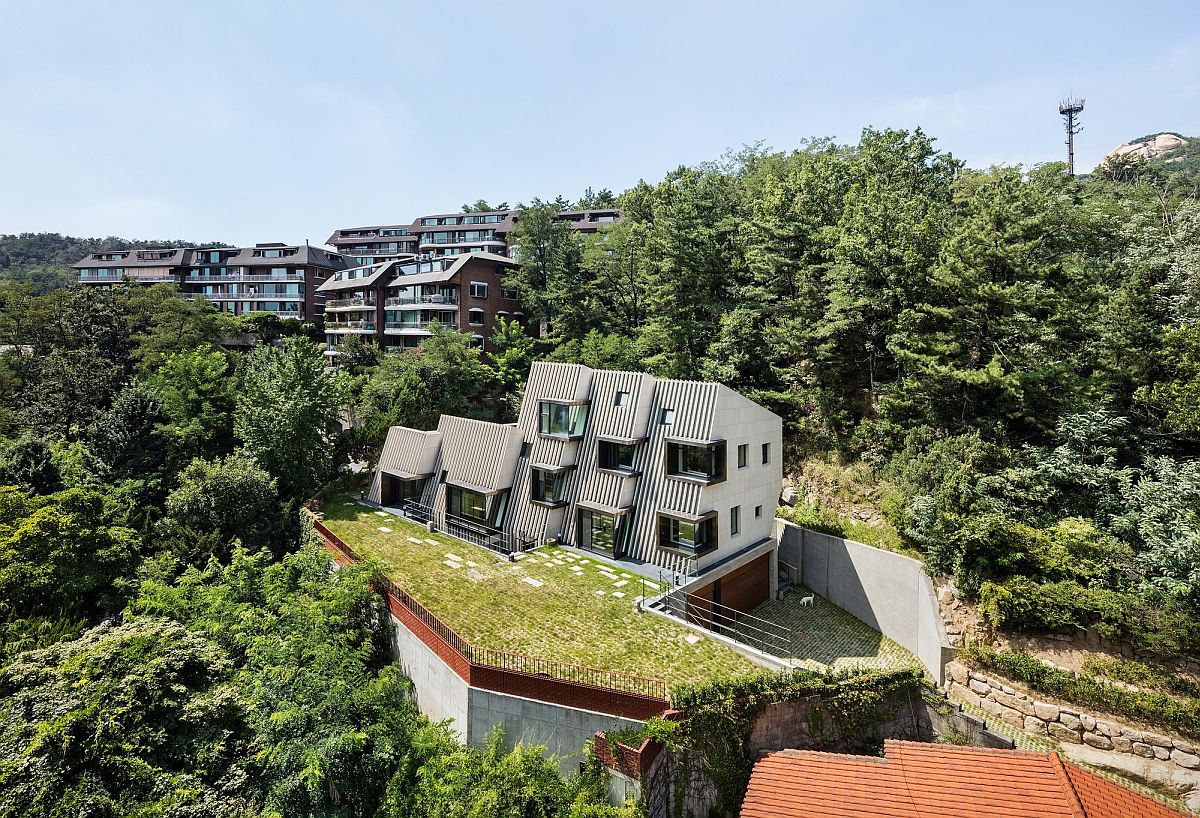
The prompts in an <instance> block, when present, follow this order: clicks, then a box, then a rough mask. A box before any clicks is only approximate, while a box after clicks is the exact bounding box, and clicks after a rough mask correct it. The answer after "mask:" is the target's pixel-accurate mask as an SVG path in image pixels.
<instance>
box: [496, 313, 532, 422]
mask: <svg viewBox="0 0 1200 818" xmlns="http://www.w3.org/2000/svg"><path fill="white" fill-rule="evenodd" d="M491 345H492V351H491V352H490V353H489V354H488V359H489V360H490V361H491V368H492V372H493V373H495V378H496V384H497V386H498V387H499V390H500V395H501V397H502V398H504V397H506V396H511V395H516V394H518V393H519V392H520V391H521V390H522V389H523V388H524V386H525V381H526V379H527V378H528V377H529V367H530V366H531V365H532V364H533V351H534V342H533V339H532V338H530V337H529V336H528V335H527V334H526V333H525V328H524V327H522V326H521V325H520V323H518V322H517V321H516V320H515V319H514V320H505V319H503V318H498V319H497V320H496V325H495V327H494V328H493V329H492V338H491ZM510 416H511V417H515V416H516V412H515V411H511V409H510Z"/></svg>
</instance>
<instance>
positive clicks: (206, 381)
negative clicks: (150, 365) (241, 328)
mask: <svg viewBox="0 0 1200 818" xmlns="http://www.w3.org/2000/svg"><path fill="white" fill-rule="evenodd" d="M229 369H230V367H229V356H228V354H227V353H225V352H224V351H222V350H220V349H217V348H216V347H213V346H200V347H198V348H196V349H192V350H185V351H181V352H174V353H170V354H168V355H167V356H166V357H165V358H164V359H163V361H162V363H161V364H160V365H159V367H158V368H157V369H156V370H154V372H153V373H152V374H150V375H149V376H147V377H146V378H145V379H144V381H143V382H144V383H145V385H146V386H147V387H148V388H149V389H150V390H151V391H152V392H153V393H154V395H155V396H156V398H157V399H158V401H159V403H160V405H161V406H162V408H163V411H164V412H166V414H167V418H168V422H167V423H166V424H165V425H164V427H163V428H162V429H161V431H162V432H163V433H164V434H165V435H166V436H167V437H168V438H169V439H170V441H171V448H172V450H173V451H174V452H175V454H176V456H177V458H178V460H177V462H176V464H175V465H176V467H182V465H183V464H185V463H188V462H190V461H191V459H192V458H196V457H219V456H220V455H223V454H228V453H229V452H231V451H232V450H233V407H234V391H235V390H234V382H233V378H231V377H230V376H229Z"/></svg>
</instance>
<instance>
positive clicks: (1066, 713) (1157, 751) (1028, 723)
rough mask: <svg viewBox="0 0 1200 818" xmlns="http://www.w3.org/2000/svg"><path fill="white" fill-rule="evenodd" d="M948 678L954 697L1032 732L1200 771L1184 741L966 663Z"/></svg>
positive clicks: (1197, 756) (1198, 753)
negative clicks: (1047, 697)
mask: <svg viewBox="0 0 1200 818" xmlns="http://www.w3.org/2000/svg"><path fill="white" fill-rule="evenodd" d="M946 676H947V681H946V690H947V692H948V693H949V694H950V695H951V696H953V697H954V698H956V699H959V700H961V701H964V702H966V703H968V704H971V705H974V706H975V707H978V708H979V709H980V710H983V711H984V712H985V713H988V714H990V715H992V716H995V717H996V718H997V719H1000V720H1001V721H1003V722H1006V723H1007V724H1011V725H1012V726H1014V727H1018V728H1020V729H1022V730H1024V731H1025V732H1027V733H1033V734H1035V735H1041V736H1049V737H1050V738H1052V739H1054V740H1056V741H1059V742H1063V743H1065V744H1086V745H1087V746H1089V747H1093V748H1095V749H1097V750H1105V751H1108V752H1111V753H1123V754H1127V755H1131V756H1136V757H1139V758H1146V759H1157V760H1158V761H1164V762H1170V763H1172V764H1174V765H1175V766H1177V767H1181V768H1183V769H1185V770H1197V769H1200V750H1198V749H1197V746H1196V744H1194V743H1193V742H1190V741H1187V740H1185V739H1182V738H1178V737H1172V736H1166V735H1163V734H1161V733H1154V732H1149V731H1146V730H1141V729H1138V728H1135V727H1130V726H1129V725H1125V724H1120V723H1117V722H1115V721H1113V720H1111V719H1106V718H1104V717H1099V716H1095V715H1091V714H1088V713H1083V712H1080V711H1079V710H1074V709H1071V708H1070V707H1066V706H1063V705H1059V704H1053V703H1051V702H1045V701H1041V700H1039V699H1036V698H1033V697H1032V696H1030V695H1028V694H1027V693H1025V692H1023V691H1021V690H1018V689H1017V688H1015V687H1013V686H1012V685H1011V684H1010V683H1009V682H1008V681H1006V680H1004V679H1001V678H999V677H996V676H994V675H992V674H989V673H981V672H980V671H977V670H971V669H970V668H968V667H967V666H966V665H964V664H962V663H961V662H951V663H949V664H948V665H947V666H946Z"/></svg>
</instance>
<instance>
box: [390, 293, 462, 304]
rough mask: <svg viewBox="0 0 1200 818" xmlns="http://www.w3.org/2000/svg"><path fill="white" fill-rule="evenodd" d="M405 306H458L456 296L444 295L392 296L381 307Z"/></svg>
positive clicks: (454, 294) (455, 294)
mask: <svg viewBox="0 0 1200 818" xmlns="http://www.w3.org/2000/svg"><path fill="white" fill-rule="evenodd" d="M406 304H438V305H445V306H455V305H457V304H458V294H457V293H449V294H445V295H403V296H392V297H390V298H386V299H384V302H383V306H385V307H400V306H404V305H406Z"/></svg>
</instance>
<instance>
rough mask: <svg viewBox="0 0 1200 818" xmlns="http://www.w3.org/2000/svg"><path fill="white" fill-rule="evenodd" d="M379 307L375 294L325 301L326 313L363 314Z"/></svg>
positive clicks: (358, 294) (354, 295) (347, 296)
mask: <svg viewBox="0 0 1200 818" xmlns="http://www.w3.org/2000/svg"><path fill="white" fill-rule="evenodd" d="M376 306H377V304H376V301H375V295H374V294H373V293H357V294H353V295H346V296H343V297H342V298H330V299H327V300H326V301H325V312H363V311H365V310H373V309H375V307H376Z"/></svg>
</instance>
